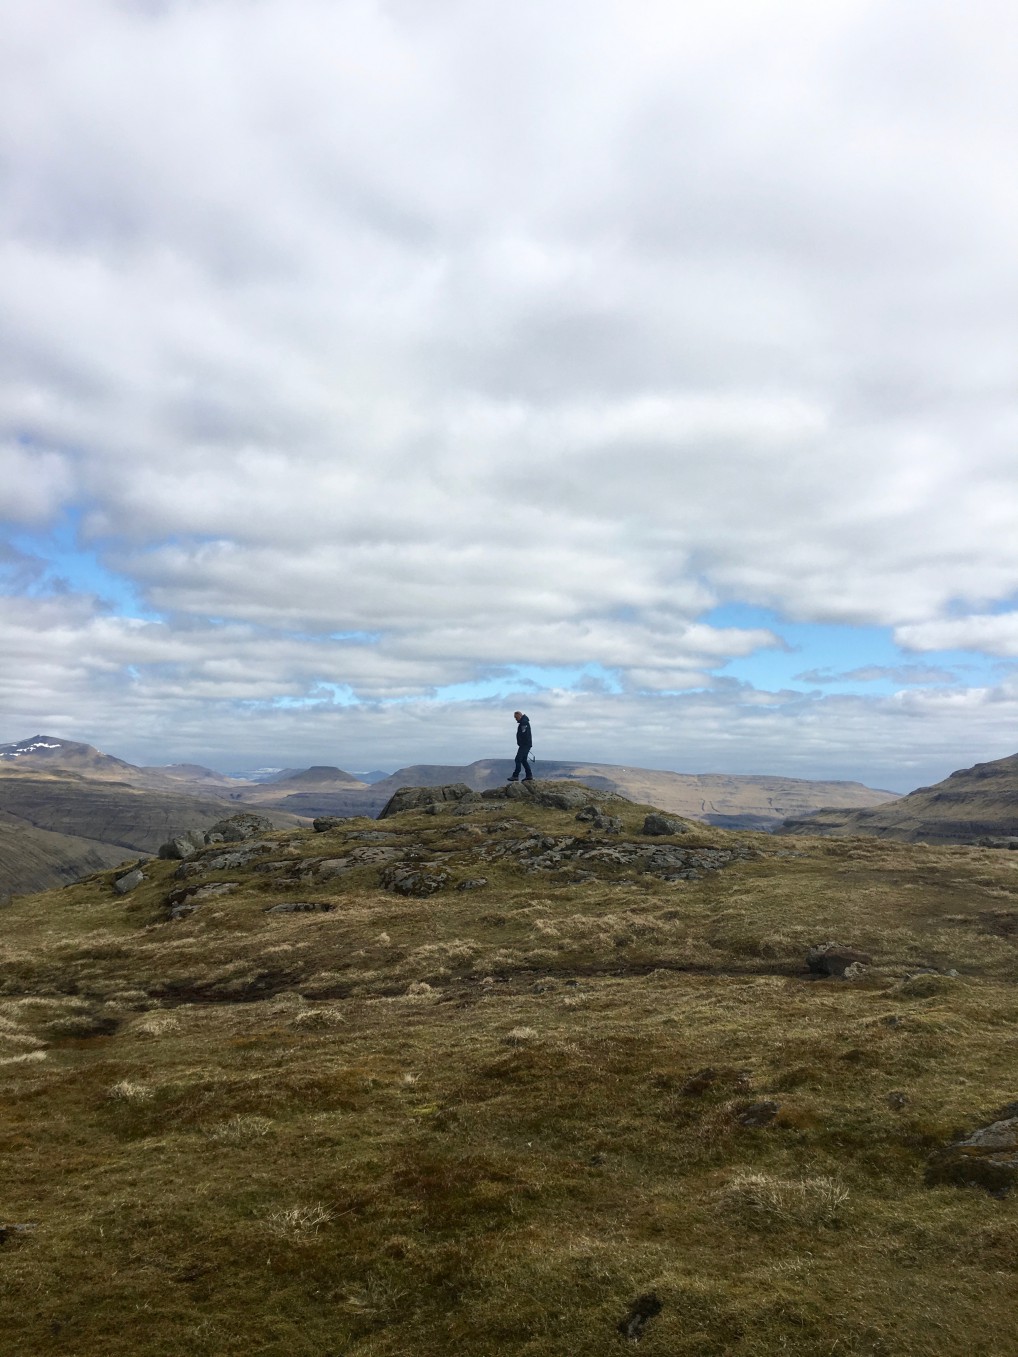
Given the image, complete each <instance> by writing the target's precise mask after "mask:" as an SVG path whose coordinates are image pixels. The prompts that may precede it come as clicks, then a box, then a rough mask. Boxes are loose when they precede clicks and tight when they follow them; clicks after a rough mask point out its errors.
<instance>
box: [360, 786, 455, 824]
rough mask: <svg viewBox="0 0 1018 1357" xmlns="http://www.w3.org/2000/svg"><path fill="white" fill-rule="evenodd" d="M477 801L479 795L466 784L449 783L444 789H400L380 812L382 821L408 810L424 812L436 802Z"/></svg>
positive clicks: (379, 816) (379, 815)
mask: <svg viewBox="0 0 1018 1357" xmlns="http://www.w3.org/2000/svg"><path fill="white" fill-rule="evenodd" d="M466 800H473V801H476V800H477V793H476V792H474V791H471V790H470V788H469V787H468V786H467V785H466V783H465V782H449V783H446V784H445V785H444V786H442V787H400V788H398V790H397V791H394V792H393V794H392V796H390V797H389V799H388V801H387V802H386V803H385V805H384V806H383V807H382V809H381V810H380V811H379V812H378V818H379V819H380V820H386V819H388V818H389V816H390V815H400V814H401V813H402V812H403V811H406V810H424V809H425V808H426V807H427V806H430V805H433V804H434V803H435V802H436V801H466Z"/></svg>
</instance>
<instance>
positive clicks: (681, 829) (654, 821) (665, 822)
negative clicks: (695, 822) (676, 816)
mask: <svg viewBox="0 0 1018 1357" xmlns="http://www.w3.org/2000/svg"><path fill="white" fill-rule="evenodd" d="M686 832H687V831H686V827H685V825H680V824H679V822H678V820H673V819H672V817H671V816H670V815H659V814H658V813H657V811H654V812H653V813H652V814H650V815H648V816H646V818H645V819H644V821H643V830H642V833H644V834H685V833H686Z"/></svg>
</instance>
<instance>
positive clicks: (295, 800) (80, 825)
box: [0, 735, 892, 898]
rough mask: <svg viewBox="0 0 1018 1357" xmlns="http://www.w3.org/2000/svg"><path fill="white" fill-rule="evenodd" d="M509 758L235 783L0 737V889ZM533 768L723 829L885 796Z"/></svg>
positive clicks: (64, 877) (472, 773)
mask: <svg viewBox="0 0 1018 1357" xmlns="http://www.w3.org/2000/svg"><path fill="white" fill-rule="evenodd" d="M511 767H512V764H511V762H510V761H508V760H500V759H483V760H479V761H478V762H476V763H473V764H470V765H468V766H466V767H463V768H460V767H449V768H446V767H442V766H439V765H423V766H420V767H414V768H407V769H401V770H400V771H399V772H397V773H395V774H393V775H392V776H391V777H388V778H381V779H379V780H377V781H376V782H375V783H374V784H372V785H369V784H368V783H366V782H362V781H360V780H358V779H357V778H356V777H354V776H353V774H351V773H348V772H345V771H344V770H343V769H342V768H338V767H335V766H332V765H316V766H314V767H311V768H305V769H294V768H287V769H281V770H279V772H278V773H275V774H274V775H273V776H272V777H271V778H268V779H264V780H257V781H256V780H251V781H246V782H245V781H241V780H238V779H236V778H231V777H227V776H226V775H225V774H222V773H217V772H215V771H214V770H212V769H210V768H206V767H204V766H202V765H200V764H193V763H177V764H169V765H165V766H162V767H145V768H141V767H136V766H135V765H133V764H130V763H126V762H124V760H122V759H117V758H114V757H112V756H111V755H108V754H102V753H100V751H99V750H97V749H94V748H92V746H91V745H87V744H81V743H78V742H75V741H72V740H62V739H59V738H57V737H54V736H47V735H34V736H32V737H31V738H30V739H27V740H22V741H19V742H16V743H12V744H5V745H0V898H3V897H4V896H5V895H8V894H11V893H17V892H19V891H26V890H43V889H45V888H47V887H48V886H53V885H58V884H61V883H66V882H67V881H73V880H75V879H76V878H77V877H79V876H82V875H84V874H85V873H87V872H89V871H93V870H95V869H96V868H97V867H99V866H102V865H106V864H109V863H112V862H116V861H119V860H122V859H124V858H126V857H128V856H130V855H131V854H132V853H137V852H153V851H155V849H156V847H158V845H159V844H160V843H161V842H162V841H163V840H164V839H166V838H167V837H169V836H170V835H171V834H172V833H177V832H180V831H182V830H184V829H187V828H201V829H204V828H208V826H209V825H211V824H213V823H214V822H215V821H216V820H218V819H220V818H221V817H222V816H223V814H224V813H225V809H226V807H227V806H230V805H232V806H233V807H234V808H236V807H238V806H241V805H243V806H249V807H251V808H253V809H257V811H259V812H260V813H263V814H267V815H269V816H271V817H273V818H274V821H275V822H276V823H277V824H286V823H292V822H293V819H294V817H297V818H299V819H302V820H306V821H310V820H311V819H314V818H315V817H316V816H322V815H332V816H340V817H343V816H363V815H371V816H373V815H377V814H378V812H379V811H380V810H381V809H382V807H383V806H384V805H385V803H386V802H387V801H388V799H389V798H390V796H391V795H392V794H393V792H394V791H396V790H397V789H398V788H399V787H402V786H406V785H407V784H411V785H414V786H422V785H424V786H434V785H442V784H448V783H452V782H464V783H465V784H466V785H467V786H469V787H472V788H473V789H474V790H479V789H482V788H490V787H496V786H500V785H502V784H503V783H504V781H505V778H506V776H507V774H508V773H509V771H510V770H511ZM540 776H541V778H542V779H547V778H549V777H555V778H563V779H569V780H571V781H576V782H580V783H583V784H584V785H587V786H590V787H594V788H600V789H601V790H606V791H612V792H615V793H617V794H619V795H622V796H627V797H628V798H629V799H630V800H637V801H648V802H654V804H656V805H660V806H662V807H663V808H665V809H666V810H669V811H672V812H673V813H675V814H680V815H687V816H690V817H692V818H695V819H701V820H704V821H706V822H707V823H712V824H718V825H721V826H727V827H730V828H771V827H773V826H775V825H777V824H779V823H780V822H781V820H782V819H783V818H784V817H785V816H787V815H789V814H792V813H802V812H803V811H806V810H810V809H815V808H816V807H818V806H820V805H823V804H826V803H830V802H831V801H832V800H837V801H838V802H839V804H842V805H846V806H851V805H872V804H874V803H877V802H881V801H884V800H887V799H888V798H889V797H890V796H891V795H892V794H891V793H890V792H877V791H873V790H872V789H870V788H866V787H862V786H861V785H859V784H857V783H837V782H835V783H823V782H820V783H813V782H805V781H797V780H796V779H792V778H762V777H745V778H737V777H721V776H717V777H709V776H696V777H694V776H687V775H682V774H677V773H656V772H652V771H650V770H646V769H639V768H637V769H627V768H614V767H612V766H610V765H606V764H558V763H556V764H551V763H542V764H541V765H540ZM29 830H31V831H32V833H28V832H27V831H29Z"/></svg>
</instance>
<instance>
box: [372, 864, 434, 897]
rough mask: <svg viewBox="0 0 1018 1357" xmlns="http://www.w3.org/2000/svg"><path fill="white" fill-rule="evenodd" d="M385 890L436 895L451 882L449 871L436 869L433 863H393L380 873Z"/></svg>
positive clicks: (396, 892)
mask: <svg viewBox="0 0 1018 1357" xmlns="http://www.w3.org/2000/svg"><path fill="white" fill-rule="evenodd" d="M378 880H379V884H380V885H381V886H382V888H383V890H387V891H394V892H395V894H396V895H416V896H426V895H434V894H435V893H436V892H437V891H440V890H443V889H444V888H445V887H446V886H447V885H448V884H449V873H448V872H442V871H436V870H435V868H434V865H433V864H431V863H421V864H417V863H413V864H410V863H392V864H391V865H390V866H388V867H383V869H382V871H381V873H380V874H379V878H378Z"/></svg>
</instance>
